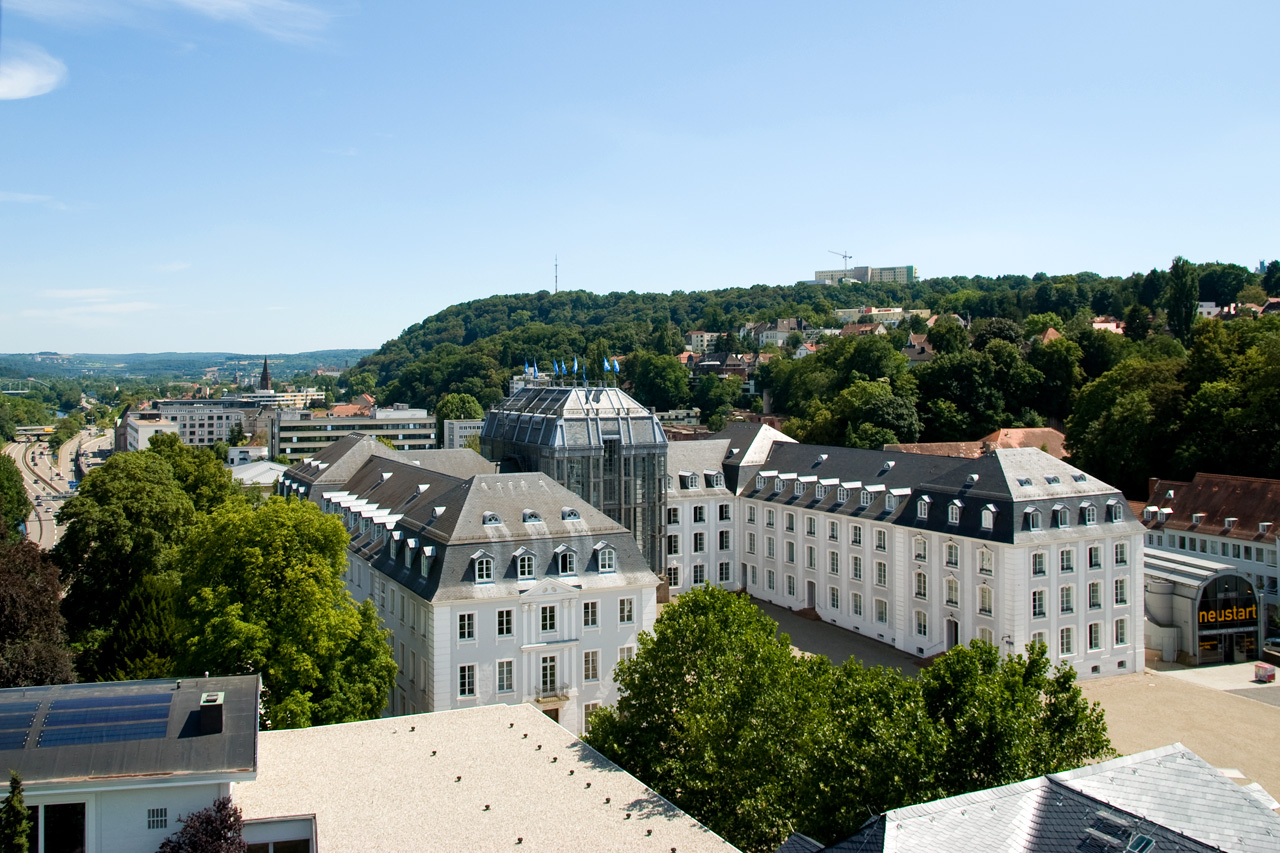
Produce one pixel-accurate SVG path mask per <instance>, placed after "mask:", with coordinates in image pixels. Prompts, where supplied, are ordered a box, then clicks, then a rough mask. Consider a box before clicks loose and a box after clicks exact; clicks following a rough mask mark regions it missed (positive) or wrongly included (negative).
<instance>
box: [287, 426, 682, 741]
mask: <svg viewBox="0 0 1280 853" xmlns="http://www.w3.org/2000/svg"><path fill="white" fill-rule="evenodd" d="M370 444H377V442H376V441H375V440H374V439H371V438H369V437H368V436H360V435H352V436H348V437H346V438H344V439H342V440H341V441H340V442H338V443H337V444H335V445H334V446H332V447H330V448H327V449H326V450H324V451H322V452H321V453H320V454H317V455H316V456H315V457H314V458H313V459H311V460H310V461H308V462H305V463H300V464H298V465H295V466H294V467H293V468H291V469H290V470H289V472H288V473H287V474H286V477H285V479H284V481H283V482H282V486H281V491H282V492H285V493H288V494H294V495H297V496H299V497H304V498H306V499H308V500H313V501H314V502H315V503H317V504H318V505H319V506H320V507H321V509H323V510H324V511H325V512H327V513H333V514H337V515H339V516H340V517H341V518H342V520H343V522H344V524H345V525H346V526H347V529H348V530H349V531H350V532H351V535H352V541H351V546H350V549H349V554H348V570H347V574H346V581H347V588H348V589H349V590H350V591H351V594H352V595H353V596H354V597H355V598H356V600H357V601H362V600H365V599H369V600H371V601H373V603H374V604H375V606H376V607H377V609H378V611H379V613H380V614H381V616H382V619H383V621H384V623H385V626H386V627H387V628H388V629H390V630H391V632H392V636H391V638H390V643H391V646H392V652H393V655H394V656H395V659H396V662H397V663H398V665H399V674H398V677H397V680H396V687H395V690H394V691H393V694H392V696H391V697H389V701H388V706H387V712H388V713H391V714H409V713H418V712H419V711H440V710H448V709H453V708H466V707H472V706H476V705H486V704H498V703H504V704H518V703H521V702H531V703H533V704H535V705H536V706H537V707H539V708H541V709H542V710H543V711H544V712H546V713H547V714H548V715H549V716H552V717H554V718H555V719H556V720H558V721H559V722H560V723H561V724H563V725H564V726H565V727H567V728H569V729H570V730H573V731H582V728H583V725H584V722H585V719H586V715H587V714H589V713H590V711H591V710H592V709H593V708H594V707H596V706H598V705H600V704H602V703H604V704H608V703H613V702H615V701H616V700H617V688H616V685H615V684H614V682H613V677H612V674H613V667H614V666H616V665H617V663H618V661H620V660H623V659H626V658H628V657H630V656H631V655H632V654H634V652H635V648H636V643H637V638H638V635H639V632H640V631H642V630H648V629H651V628H652V626H653V622H654V620H655V619H656V618H657V587H658V584H659V579H658V577H657V576H656V575H654V574H653V572H652V571H650V570H649V567H648V564H647V561H646V559H645V558H644V556H643V555H642V554H641V552H640V549H639V547H638V546H637V545H636V543H635V541H634V538H633V537H632V535H631V533H630V532H629V531H628V530H627V529H626V528H624V527H623V526H622V525H620V524H618V523H617V522H616V521H613V520H611V519H609V518H608V517H607V516H605V515H604V514H603V513H602V512H600V511H599V510H596V509H594V508H593V507H591V506H590V505H588V504H587V503H586V502H584V501H583V500H582V498H581V497H580V496H578V495H576V494H574V493H572V492H570V491H569V490H567V489H565V488H564V487H563V486H560V485H559V484H558V483H556V482H554V481H553V480H552V479H551V478H549V477H547V476H546V475H545V474H542V473H527V474H493V473H477V472H479V471H484V470H489V471H491V470H492V466H490V465H489V464H488V463H486V462H485V461H484V460H483V459H482V458H481V457H479V456H477V455H476V454H475V453H473V452H472V451H469V450H464V451H434V452H431V453H426V454H418V458H417V460H415V461H416V462H417V464H415V461H409V460H408V459H405V458H399V455H398V454H388V453H385V452H377V451H376V450H375V449H374V448H372V447H369V445H370ZM378 446H379V447H381V445H380V444H378ZM433 456H435V457H436V458H438V459H439V460H440V461H439V462H438V463H433V462H432V458H431V457H433ZM343 457H350V458H349V459H346V460H344V459H343ZM357 463H358V465H357ZM335 468H337V469H343V470H346V471H350V474H349V475H347V474H344V475H343V476H342V477H341V479H340V481H339V480H338V479H337V478H334V477H331V476H330V477H326V476H325V475H326V474H328V472H329V471H330V470H332V469H335Z"/></svg>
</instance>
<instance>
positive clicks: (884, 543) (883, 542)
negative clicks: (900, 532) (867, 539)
mask: <svg viewBox="0 0 1280 853" xmlns="http://www.w3.org/2000/svg"><path fill="white" fill-rule="evenodd" d="M876 550H877V551H887V550H889V534H888V533H886V532H885V531H883V530H877V531H876Z"/></svg>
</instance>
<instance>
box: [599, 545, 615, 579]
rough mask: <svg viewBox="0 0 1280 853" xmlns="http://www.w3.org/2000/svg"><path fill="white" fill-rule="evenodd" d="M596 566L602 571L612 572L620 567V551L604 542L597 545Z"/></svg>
mask: <svg viewBox="0 0 1280 853" xmlns="http://www.w3.org/2000/svg"><path fill="white" fill-rule="evenodd" d="M596 567H597V568H598V569H599V570H600V571H601V572H612V571H615V570H616V569H617V567H618V552H617V551H615V550H613V549H612V548H610V547H609V546H608V545H607V544H605V543H604V542H601V543H600V544H598V545H596Z"/></svg>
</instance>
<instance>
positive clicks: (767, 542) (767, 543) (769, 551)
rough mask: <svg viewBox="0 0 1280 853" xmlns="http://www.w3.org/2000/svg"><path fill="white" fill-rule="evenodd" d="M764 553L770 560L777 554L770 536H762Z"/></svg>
mask: <svg viewBox="0 0 1280 853" xmlns="http://www.w3.org/2000/svg"><path fill="white" fill-rule="evenodd" d="M764 555H765V556H766V557H768V558H769V559H771V560H772V559H773V558H774V557H776V556H778V551H777V548H776V547H774V540H773V537H772V536H766V537H765V538H764Z"/></svg>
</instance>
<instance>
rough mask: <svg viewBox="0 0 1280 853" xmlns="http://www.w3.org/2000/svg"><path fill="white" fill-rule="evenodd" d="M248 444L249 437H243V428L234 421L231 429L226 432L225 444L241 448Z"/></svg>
mask: <svg viewBox="0 0 1280 853" xmlns="http://www.w3.org/2000/svg"><path fill="white" fill-rule="evenodd" d="M248 443H249V436H247V435H245V432H244V426H243V425H242V424H241V423H240V422H239V421H236V422H235V423H233V424H232V425H231V429H229V430H227V444H230V445H231V446H232V447H243V446H244V445H246V444H248Z"/></svg>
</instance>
